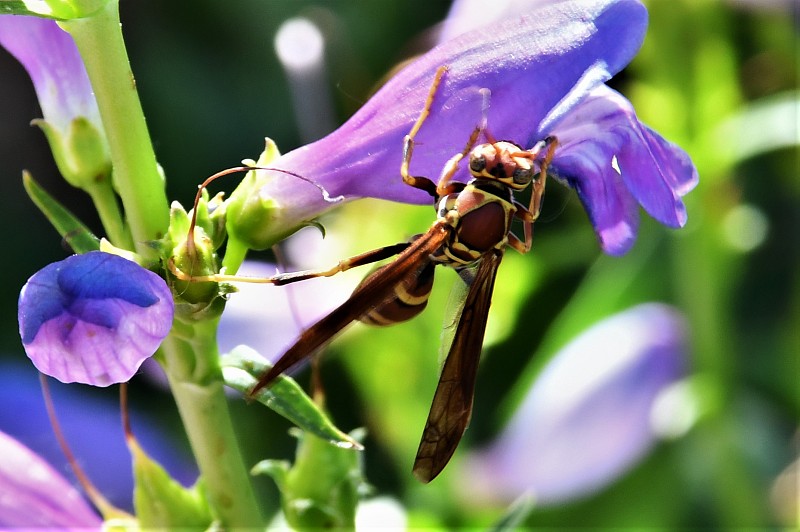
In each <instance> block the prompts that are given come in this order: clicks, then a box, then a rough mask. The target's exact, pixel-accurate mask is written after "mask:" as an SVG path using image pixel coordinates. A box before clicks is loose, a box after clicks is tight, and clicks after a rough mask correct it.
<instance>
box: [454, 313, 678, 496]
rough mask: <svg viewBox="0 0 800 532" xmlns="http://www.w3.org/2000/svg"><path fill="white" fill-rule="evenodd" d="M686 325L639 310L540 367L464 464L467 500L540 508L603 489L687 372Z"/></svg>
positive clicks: (638, 451) (648, 436)
mask: <svg viewBox="0 0 800 532" xmlns="http://www.w3.org/2000/svg"><path fill="white" fill-rule="evenodd" d="M686 353H687V346H686V324H685V322H684V320H683V318H682V316H681V315H680V314H678V312H677V311H676V310H675V309H673V308H672V307H669V306H667V305H663V304H657V303H647V304H642V305H639V306H637V307H634V308H631V309H629V310H627V311H625V312H622V313H619V314H617V315H615V316H612V317H610V318H607V319H605V320H603V321H601V322H600V323H598V324H596V325H594V326H593V327H591V328H590V329H588V330H587V331H585V332H584V333H583V334H581V335H580V336H579V337H578V338H576V339H574V340H573V341H572V342H571V343H570V344H568V345H567V346H566V347H565V348H564V349H562V350H561V351H560V352H559V353H558V354H556V356H555V357H554V358H553V359H552V360H551V361H550V363H549V364H548V365H547V366H546V367H545V368H544V370H543V371H542V373H541V375H540V376H539V378H538V379H537V380H536V382H535V383H534V385H533V387H532V388H531V389H530V391H529V392H528V395H527V396H526V398H525V399H524V400H523V402H522V404H521V405H520V407H519V408H518V410H517V412H516V413H515V414H514V416H513V417H512V419H511V420H510V422H509V423H508V425H507V426H506V428H505V429H504V431H503V432H502V433H501V434H500V436H499V437H498V438H497V440H496V441H495V442H494V443H492V444H491V445H490V446H489V447H488V448H487V449H485V450H483V451H482V452H479V453H476V454H475V455H473V456H472V457H471V458H470V459H469V460H468V462H467V464H466V476H467V477H468V478H467V479H465V482H464V485H467V486H469V487H470V493H468V494H466V496H468V497H470V498H471V499H473V500H474V501H476V502H478V501H481V500H485V501H494V502H504V503H506V502H510V501H512V500H514V499H516V498H517V497H518V496H519V495H520V494H521V493H523V492H531V494H532V495H533V497H534V499H535V500H536V502H537V504H540V505H546V504H553V503H558V502H562V501H565V500H569V499H574V498H577V497H579V496H582V495H586V494H589V493H591V492H594V491H596V490H599V489H600V488H602V487H603V486H605V485H606V484H608V483H609V482H611V481H613V480H614V479H615V478H617V477H618V476H620V475H621V474H622V473H624V472H625V471H626V470H627V469H629V468H630V467H632V466H633V464H635V463H636V462H637V461H638V460H639V459H641V458H642V456H644V455H645V454H646V453H647V452H648V451H649V450H650V449H651V448H652V446H653V445H654V443H655V442H656V440H657V431H656V430H655V428H654V426H653V424H652V418H651V415H652V410H653V406H654V402H655V400H656V398H657V396H659V394H660V393H661V392H662V391H664V390H665V389H666V388H667V387H668V386H669V385H670V384H672V383H675V382H676V381H678V380H679V379H681V378H682V377H683V376H684V374H685V371H686Z"/></svg>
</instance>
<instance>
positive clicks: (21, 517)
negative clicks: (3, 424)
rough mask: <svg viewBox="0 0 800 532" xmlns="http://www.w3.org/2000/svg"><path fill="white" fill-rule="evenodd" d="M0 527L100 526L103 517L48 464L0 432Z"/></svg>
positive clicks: (95, 527)
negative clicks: (0, 458) (0, 457)
mask: <svg viewBox="0 0 800 532" xmlns="http://www.w3.org/2000/svg"><path fill="white" fill-rule="evenodd" d="M0 456H2V457H3V459H2V460H0V526H2V527H3V528H12V527H14V528H16V527H30V528H40V527H52V528H59V529H64V528H67V529H69V528H76V529H77V528H87V527H91V528H94V529H98V530H99V529H100V528H101V526H102V524H103V520H102V519H100V517H99V516H98V515H97V514H96V513H95V512H94V511H93V510H92V508H91V507H90V506H89V505H88V504H87V503H86V501H85V500H84V499H83V496H81V494H80V493H79V492H78V491H77V490H76V489H75V488H73V487H72V485H71V484H70V483H69V482H68V481H67V480H66V479H65V478H64V477H62V476H61V475H60V474H59V473H58V472H56V470H55V469H53V468H52V467H51V466H50V464H48V463H47V462H46V461H45V460H43V459H42V458H41V457H39V456H38V455H36V454H35V453H34V452H33V451H31V450H30V449H28V448H27V447H25V446H24V445H22V444H21V443H20V442H18V441H17V440H15V439H14V438H12V437H11V436H9V435H8V434H5V433H4V432H0Z"/></svg>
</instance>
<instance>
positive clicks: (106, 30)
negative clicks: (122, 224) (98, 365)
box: [62, 0, 263, 529]
mask: <svg viewBox="0 0 800 532" xmlns="http://www.w3.org/2000/svg"><path fill="white" fill-rule="evenodd" d="M84 12H86V13H91V14H89V15H87V16H85V17H84V18H79V19H73V20H69V21H66V22H63V23H62V26H63V28H64V29H65V30H67V31H68V32H69V33H70V34H71V35H72V37H73V39H74V40H75V43H76V45H77V47H78V50H79V51H80V53H81V57H82V58H83V61H84V64H85V66H86V71H87V73H88V74H89V79H90V80H91V82H92V88H93V89H94V92H95V96H96V98H97V103H98V107H99V109H100V116H101V118H102V120H103V127H104V129H105V132H106V135H107V136H108V143H109V148H110V152H111V160H112V164H113V171H114V186H115V189H116V192H117V193H118V194H119V196H120V198H121V199H122V205H123V207H124V212H125V216H126V218H127V222H128V225H129V227H130V233H131V236H132V243H133V245H134V246H135V248H136V251H137V252H138V253H139V254H141V255H143V256H145V257H151V258H155V250H154V249H152V248H151V247H150V246H148V242H150V241H153V240H156V239H159V238H161V237H162V236H164V234H165V232H166V230H167V227H168V224H169V206H168V203H167V198H166V193H165V191H164V182H163V179H162V177H161V174H160V172H159V169H158V165H157V163H156V158H155V154H154V152H153V147H152V143H151V141H150V136H149V134H148V132H147V126H146V124H145V120H144V114H143V112H142V107H141V104H140V102H139V98H138V95H137V92H136V85H135V82H134V78H133V74H132V72H131V69H130V65H129V62H128V56H127V52H126V50H125V43H124V41H123V39H122V32H121V29H120V23H119V10H118V4H117V1H116V0H111V1H109V2H107V3H105V4H104V5H103V6H102V7H100V8H99V9H97V10H96V11H91V10H89V9H87V10H85V11H84ZM93 197H94V196H93ZM96 203H97V204H98V210H100V211H101V216H106V217H108V216H110V217H112V218H113V217H115V215H114V214H111V213H109V212H108V208H110V206H111V204H112V203H111V201H110V199H109V198H107V197H105V195H104V196H103V197H100V198H97V199H96ZM104 211H105V212H104ZM116 217H117V218H119V216H118V215H116ZM105 222H106V220H105V219H104V223H105ZM114 225H116V222H115V221H111V222H110V224H109V226H108V227H107V230H110V227H113V226H114ZM114 231H115V232H117V231H116V230H114ZM112 238H117V237H113V236H112ZM126 240H127V241H131V237H128V238H127V239H126ZM216 325H217V322H216V320H211V321H206V322H196V323H193V324H191V325H185V324H181V323H180V322H178V321H177V320H176V322H175V326H174V329H173V334H171V335H170V336H169V337H168V338H167V339H166V340H165V341H164V343H163V344H162V353H163V358H164V366H165V369H166V371H167V375H168V377H169V381H170V384H171V387H172V392H173V394H174V396H175V400H176V402H177V404H178V409H179V411H180V414H181V418H182V420H183V424H184V426H185V427H186V431H187V433H188V436H189V441H190V442H191V445H192V449H193V451H194V454H195V458H196V460H197V463H198V466H199V468H200V472H201V474H202V477H203V479H204V481H205V486H206V488H207V493H208V498H209V503H210V505H211V506H212V508H213V511H214V513H215V516H216V517H217V518H218V519H219V520H220V522H221V524H222V526H223V527H225V528H226V529H233V528H238V527H252V526H260V525H262V524H263V523H262V519H261V516H260V512H259V509H258V504H257V503H256V499H255V495H254V494H253V491H252V486H251V483H250V478H249V476H248V472H247V469H246V468H245V465H244V460H243V459H242V456H241V454H240V451H239V446H238V442H237V441H236V436H235V434H234V430H233V423H232V421H231V418H230V412H229V411H228V405H227V402H226V399H225V394H224V391H223V387H222V372H221V370H220V368H219V361H218V355H219V353H218V352H217V347H216V346H217V344H216V332H215V331H216ZM176 329H182V330H181V331H180V337H178V336H176V334H175V332H174V331H175V330H176Z"/></svg>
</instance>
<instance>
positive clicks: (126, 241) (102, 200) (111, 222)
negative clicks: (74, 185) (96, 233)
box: [85, 183, 134, 249]
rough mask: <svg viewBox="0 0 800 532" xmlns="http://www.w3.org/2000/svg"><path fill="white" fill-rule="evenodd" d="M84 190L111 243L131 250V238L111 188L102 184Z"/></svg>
mask: <svg viewBox="0 0 800 532" xmlns="http://www.w3.org/2000/svg"><path fill="white" fill-rule="evenodd" d="M85 190H86V192H87V193H88V194H89V196H91V198H92V202H93V203H94V207H95V209H97V214H98V215H99V216H100V222H102V224H103V228H104V229H105V230H106V234H107V235H108V238H109V240H111V243H112V244H114V245H115V246H117V247H120V248H125V249H133V245H134V244H133V237H132V236H131V233H130V231H129V230H128V228H127V227H126V226H125V222H124V221H123V219H122V213H121V212H120V210H119V204H118V203H117V196H116V195H115V194H114V190H113V189H112V188H111V186H109V185H107V184H106V183H103V184H100V185H99V186H96V187H87V188H86V189H85Z"/></svg>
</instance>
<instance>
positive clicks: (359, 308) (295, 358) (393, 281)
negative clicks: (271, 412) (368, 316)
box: [250, 224, 450, 395]
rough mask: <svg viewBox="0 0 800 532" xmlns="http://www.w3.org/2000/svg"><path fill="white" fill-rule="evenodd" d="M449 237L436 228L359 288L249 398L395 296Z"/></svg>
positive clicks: (446, 229) (444, 229) (439, 226)
mask: <svg viewBox="0 0 800 532" xmlns="http://www.w3.org/2000/svg"><path fill="white" fill-rule="evenodd" d="M449 234H450V226H448V225H446V224H434V225H433V227H431V228H430V229H429V230H428V232H427V233H425V234H424V235H422V236H420V237H419V238H417V239H416V240H414V242H412V243H411V245H410V246H409V247H408V248H406V249H405V251H403V252H402V253H400V255H398V256H397V258H396V259H395V260H394V261H393V262H391V263H389V264H387V265H386V266H385V267H384V268H383V269H382V270H381V271H380V275H373V276H371V277H369V278H368V280H367V281H365V282H364V283H362V284H361V285H359V287H358V288H357V289H356V291H355V292H354V293H353V295H352V296H350V298H349V299H348V300H347V301H345V302H344V303H342V304H341V305H340V306H339V307H337V308H336V309H335V310H333V311H332V312H331V313H330V314H328V315H327V316H325V317H324V318H322V319H321V320H319V321H318V322H317V323H315V324H314V325H312V326H311V327H310V328H308V329H306V330H305V331H304V332H303V334H302V335H300V338H299V339H298V340H297V343H295V344H294V345H293V346H292V347H290V348H289V350H288V351H286V353H284V354H283V356H282V357H281V358H280V359H278V361H277V362H276V363H275V365H274V366H272V368H271V369H270V370H269V371H268V372H267V373H266V374H265V375H263V376H262V377H261V378H260V379H259V380H258V383H257V384H256V385H255V386H254V387H253V389H252V390H251V391H250V395H252V394H254V393H256V392H257V391H258V390H260V389H261V388H263V387H264V386H267V385H268V384H269V383H270V382H272V381H273V380H274V379H275V377H277V376H278V375H280V374H281V373H283V372H284V371H287V370H288V369H290V368H292V367H293V366H294V365H295V364H297V363H299V362H300V361H302V360H303V359H305V358H306V357H308V356H310V355H311V354H313V353H314V351H316V350H317V349H318V348H320V347H322V346H323V345H325V344H326V343H327V342H328V341H329V340H330V339H331V338H333V336H335V335H336V334H337V333H338V332H339V331H341V330H342V329H343V328H344V327H346V326H347V325H349V324H350V323H352V322H353V321H355V320H357V319H358V318H359V317H360V316H361V315H363V314H364V313H366V312H368V311H369V310H370V309H372V308H373V307H375V306H377V305H379V304H381V303H382V302H383V301H384V300H386V298H387V297H389V296H390V295H391V294H392V291H393V290H394V287H395V286H396V285H397V284H398V283H399V282H400V281H402V280H403V279H404V278H405V277H406V276H408V275H412V274H413V273H414V272H415V271H416V270H417V269H419V268H420V266H421V265H422V264H423V263H424V262H425V261H427V260H430V259H429V257H430V255H431V254H432V253H433V252H434V251H436V250H437V249H439V247H441V245H442V244H443V243H444V242H445V240H446V238H447V236H448V235H449Z"/></svg>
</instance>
